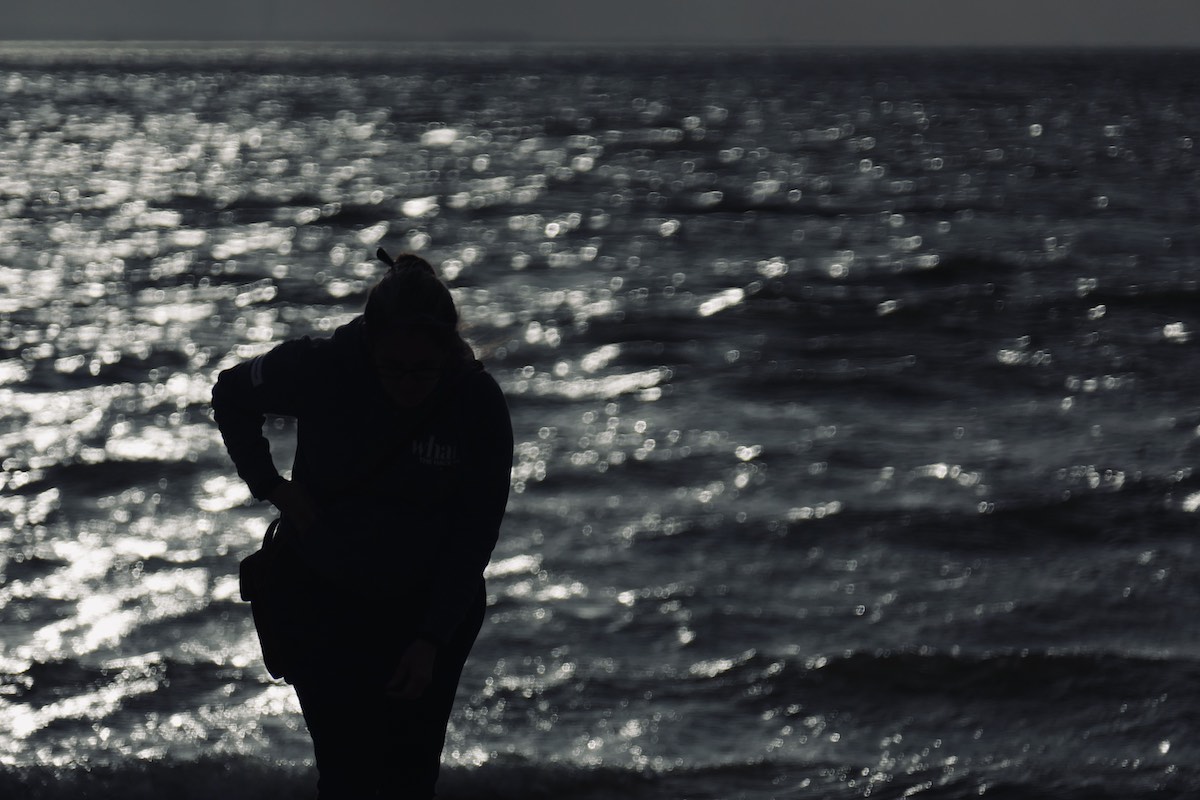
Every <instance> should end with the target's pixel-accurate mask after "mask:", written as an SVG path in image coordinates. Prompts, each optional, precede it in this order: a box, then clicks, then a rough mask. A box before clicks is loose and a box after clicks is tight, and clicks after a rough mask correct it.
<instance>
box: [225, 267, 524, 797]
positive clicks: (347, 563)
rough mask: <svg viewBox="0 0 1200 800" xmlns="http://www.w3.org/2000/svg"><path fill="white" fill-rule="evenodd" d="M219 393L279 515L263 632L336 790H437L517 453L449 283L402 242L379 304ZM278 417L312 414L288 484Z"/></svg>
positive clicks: (254, 474)
mask: <svg viewBox="0 0 1200 800" xmlns="http://www.w3.org/2000/svg"><path fill="white" fill-rule="evenodd" d="M380 256H381V258H383V259H385V260H386V261H388V262H389V263H391V260H390V259H387V257H386V255H384V254H383V253H382V251H380ZM213 408H214V409H215V412H216V420H217V424H218V426H219V427H220V429H221V434H222V436H223V438H224V440H225V445H226V447H227V448H228V450H229V454H230V456H231V457H232V459H233V462H234V464H235V465H236V466H237V471H238V474H239V475H240V476H241V477H242V478H243V479H244V480H245V481H246V483H247V484H248V485H249V487H250V491H251V492H252V493H253V494H254V496H255V497H256V498H258V499H260V500H261V499H266V500H269V501H270V502H271V503H272V504H274V505H275V506H276V508H278V509H279V510H280V512H282V521H281V524H280V528H279V534H278V539H277V541H278V545H279V546H278V548H277V552H278V554H279V555H278V556H277V562H276V563H278V564H280V568H279V569H280V571H281V573H282V580H281V582H282V584H283V588H282V589H279V590H277V592H276V593H277V594H279V595H282V597H283V602H281V603H277V604H276V605H277V606H279V607H281V608H282V611H281V612H280V613H278V614H276V615H275V616H277V617H278V619H277V620H276V621H275V622H273V623H269V624H267V623H264V622H262V621H260V622H259V629H260V634H262V635H263V638H264V642H265V641H267V639H268V638H270V641H272V642H273V643H274V644H273V647H274V648H275V650H276V652H275V653H274V654H273V655H275V657H276V666H277V667H278V671H279V673H281V674H282V675H283V677H284V678H286V680H287V681H288V682H290V683H291V684H292V685H293V686H294V687H295V689H296V693H297V695H298V696H299V699H300V705H301V708H302V709H303V711H304V719H305V721H306V722H307V724H308V729H309V732H310V734H311V735H312V739H313V746H314V750H315V753H316V761H317V770H318V772H319V780H318V787H319V792H320V797H321V800H341V798H352V799H353V800H361V798H367V797H387V798H421V800H425V798H429V797H432V796H433V795H434V785H435V783H436V782H437V776H438V769H439V764H440V759H441V751H442V746H443V744H444V742H445V735H446V724H447V721H448V720H449V716H450V711H451V708H452V706H453V701H454V694H455V690H456V688H457V686H458V680H459V676H460V674H461V672H462V668H463V664H464V662H465V661H466V658H467V654H468V653H469V651H470V649H471V646H472V644H473V643H474V641H475V637H476V635H477V634H478V632H479V629H480V626H481V624H482V621H483V617H484V605H485V591H484V582H483V570H484V567H485V566H486V565H487V562H488V558H489V557H490V555H491V552H492V548H493V547H494V546H495V544H496V537H497V534H498V530H499V527H500V521H501V518H502V517H503V515H504V508H505V504H506V502H507V499H508V490H509V480H510V470H511V466H512V426H511V423H510V421H509V416H508V409H507V407H506V406H505V402H504V397H503V395H502V394H501V392H500V388H499V387H498V386H497V385H496V382H495V381H494V380H493V379H492V377H491V376H490V375H488V373H487V372H485V371H484V369H483V366H482V365H481V364H480V363H479V362H478V361H476V360H475V357H474V355H473V353H472V352H471V349H470V347H469V346H468V345H467V344H466V343H465V342H464V341H463V340H462V338H461V337H460V335H459V333H458V312H457V310H456V309H455V307H454V301H453V298H452V297H451V295H450V292H449V291H448V290H447V289H446V287H445V286H444V285H443V284H442V283H441V281H439V280H438V279H437V277H436V276H435V274H434V272H433V269H432V268H431V267H430V266H429V264H428V263H426V262H425V261H424V260H423V259H421V258H419V257H417V256H413V255H405V256H400V257H399V258H398V259H396V261H395V263H394V264H392V266H391V267H390V269H389V271H388V273H387V275H386V276H385V277H384V278H383V279H382V280H381V281H380V282H379V283H378V284H377V285H376V286H375V287H374V288H373V289H372V290H371V292H370V295H369V297H368V299H367V305H366V310H365V312H364V313H363V315H362V316H360V317H358V318H356V319H354V320H352V321H351V322H349V323H348V324H346V325H344V326H342V327H341V328H338V329H337V330H336V331H334V333H333V336H332V337H330V338H321V339H313V338H307V337H306V338H304V339H297V340H292V341H287V342H284V343H283V344H280V345H279V346H278V347H276V348H275V349H273V350H271V351H270V352H269V353H267V354H265V355H262V356H259V357H258V358H255V359H253V360H251V361H249V362H246V363H243V364H239V365H238V366H235V367H231V368H230V369H227V370H225V371H224V372H222V373H221V375H220V377H219V378H218V380H217V384H216V387H215V388H214V390H213ZM265 414H280V415H286V416H292V417H295V418H296V420H297V442H296V444H297V447H296V458H295V463H294V465H293V468H292V479H291V480H290V481H289V480H285V479H284V478H283V477H281V476H280V475H279V473H278V472H277V471H276V468H275V465H274V463H273V462H272V459H271V454H270V450H269V446H268V443H267V440H266V439H265V438H264V437H263V434H262V426H263V423H264V415H265ZM256 615H257V612H256ZM264 628H270V630H264ZM280 654H282V655H280Z"/></svg>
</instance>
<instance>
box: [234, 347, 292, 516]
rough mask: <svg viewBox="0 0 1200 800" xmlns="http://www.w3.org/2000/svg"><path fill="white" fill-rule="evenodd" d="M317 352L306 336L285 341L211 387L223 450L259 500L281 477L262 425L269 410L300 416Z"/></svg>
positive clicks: (270, 411) (238, 366)
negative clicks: (314, 356)
mask: <svg viewBox="0 0 1200 800" xmlns="http://www.w3.org/2000/svg"><path fill="white" fill-rule="evenodd" d="M313 350H314V343H313V341H312V340H311V339H308V338H307V337H306V338H304V339H295V340H292V341H288V342H284V343H283V344H281V345H279V346H278V347H276V348H275V349H273V350H271V351H270V352H268V353H266V354H264V355H261V356H258V357H257V358H253V359H251V360H250V361H246V362H244V363H242V364H238V365H237V366H233V367H230V368H229V369H227V370H224V371H222V372H221V374H220V375H219V376H218V377H217V383H216V385H215V386H214V387H213V396H212V404H213V412H214V417H215V419H216V421H217V427H218V428H219V429H220V431H221V438H222V439H224V441H225V449H226V450H228V451H229V457H230V458H231V459H233V464H234V466H235V467H237V472H238V475H240V476H241V478H242V480H244V481H245V482H246V485H247V486H249V487H250V493H251V494H253V495H254V496H255V497H256V498H258V499H259V500H265V499H266V498H267V497H268V496H269V495H270V494H271V492H272V491H273V490H274V489H275V487H276V486H278V485H279V483H280V482H281V481H282V480H283V478H282V477H281V476H280V474H279V472H278V470H276V469H275V463H274V461H272V459H271V448H270V445H269V443H268V442H267V439H266V437H265V436H263V423H264V422H265V421H266V415H267V414H279V415H281V416H289V417H299V416H301V415H302V413H303V403H302V401H303V398H304V397H306V396H307V393H306V390H305V384H306V382H307V381H308V380H309V373H310V370H309V369H308V361H309V360H310V356H311V354H312V352H313Z"/></svg>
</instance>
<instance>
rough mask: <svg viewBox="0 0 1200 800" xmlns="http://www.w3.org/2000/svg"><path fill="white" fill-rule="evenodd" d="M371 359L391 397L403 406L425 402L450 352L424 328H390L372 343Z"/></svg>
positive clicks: (431, 392) (407, 406)
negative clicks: (440, 345) (446, 352)
mask: <svg viewBox="0 0 1200 800" xmlns="http://www.w3.org/2000/svg"><path fill="white" fill-rule="evenodd" d="M371 362H372V363H373V364H374V366H375V373H376V374H377V375H378V376H379V382H380V383H382V384H383V390H384V391H385V392H386V393H387V396H388V397H389V398H390V399H391V400H392V402H393V403H395V404H396V405H397V406H398V407H400V408H402V409H410V408H416V407H417V406H419V405H421V403H423V402H425V400H427V399H428V398H429V396H430V395H431V394H433V391H434V389H436V388H437V385H438V381H439V380H441V377H442V373H443V371H444V370H445V367H446V354H445V352H444V351H443V350H442V348H440V347H439V346H438V344H437V342H436V341H434V339H433V337H432V336H430V335H429V334H428V333H426V332H424V331H421V330H414V329H409V330H398V331H389V332H387V333H384V334H381V335H379V336H378V337H377V338H376V339H375V340H374V341H373V342H372V345H371Z"/></svg>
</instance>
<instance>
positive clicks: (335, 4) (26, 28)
mask: <svg viewBox="0 0 1200 800" xmlns="http://www.w3.org/2000/svg"><path fill="white" fill-rule="evenodd" d="M2 19H3V22H2V23H0V38H3V39H50V40H76V39H85V40H156V39H168V40H191V41H205V40H252V41H266V40H275V41H295V40H306V41H309V40H325V41H366V40H375V41H378V40H397V41H456V40H484V41H488V40H491V41H522V40H532V41H565V42H580V41H616V42H620V41H636V42H680V43H687V42H726V43H731V44H739V43H756V42H772V43H779V44H795V45H805V44H820V45H985V46H987V45H1035V46H1036V45H1077V46H1078V45H1081V46H1097V45H1100V46H1106V45H1116V46H1169V47H1196V46H1200V0H1008V2H993V1H992V0H592V1H590V2H575V1H574V0H422V1H421V2H414V1H413V0H200V1H199V2H191V3H189V2H186V0H9V2H6V3H5V8H4V13H3V17H2Z"/></svg>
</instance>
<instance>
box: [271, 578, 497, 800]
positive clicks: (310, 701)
mask: <svg viewBox="0 0 1200 800" xmlns="http://www.w3.org/2000/svg"><path fill="white" fill-rule="evenodd" d="M485 600H486V597H485V593H484V591H483V590H482V586H481V587H480V591H479V594H478V597H477V598H476V601H475V603H474V605H473V606H472V608H471V611H470V612H469V613H468V616H467V618H466V619H465V620H464V621H463V623H462V624H461V625H459V627H458V629H457V630H456V631H455V633H454V636H453V638H452V639H451V641H450V642H448V643H447V644H445V645H443V646H442V647H440V648H439V649H438V655H437V662H436V667H435V670H434V675H433V683H432V684H431V685H430V686H429V688H428V689H426V690H425V693H424V694H423V695H422V696H421V697H420V698H419V699H417V700H411V701H404V700H394V699H391V698H389V697H387V695H386V693H385V687H386V685H387V683H388V681H389V680H390V679H391V677H392V675H393V674H394V672H395V668H396V663H397V660H398V659H399V656H400V654H401V653H402V652H403V650H404V648H405V647H406V646H407V641H405V640H403V638H402V637H403V632H402V631H396V632H395V633H394V634H393V635H395V636H396V641H393V642H389V643H386V644H382V645H381V646H380V647H378V648H377V649H376V648H362V647H361V646H359V645H356V644H354V643H352V642H351V641H350V640H352V639H355V638H357V637H358V636H361V635H367V636H372V637H374V639H375V641H379V640H381V639H382V638H383V637H387V636H389V634H390V633H391V632H389V631H387V630H380V629H379V627H376V626H372V627H374V628H375V629H374V630H372V631H369V632H365V631H354V630H352V629H349V628H343V629H342V633H343V634H349V635H348V636H345V637H343V636H339V637H337V638H338V639H344V644H345V646H346V649H345V650H343V651H342V652H330V653H325V654H321V655H322V657H317V658H314V659H312V660H311V661H310V663H309V664H307V665H306V666H304V667H302V668H300V669H298V670H296V672H295V673H294V674H293V675H290V676H289V679H290V681H291V683H292V684H293V686H294V687H295V689H296V694H297V695H298V696H299V698H300V707H301V709H302V710H303V711H304V721H305V722H306V723H307V724H308V731H309V734H310V735H311V736H312V740H313V750H314V752H315V755H316V761H317V772H318V774H319V777H318V782H317V787H318V791H319V793H320V800H364V798H386V800H410V798H411V800H429V798H431V797H433V796H434V786H435V784H436V783H437V778H438V771H439V768H440V765H441V754H442V746H443V745H444V744H445V740H446V725H447V723H448V722H449V719H450V712H451V710H452V709H453V706H454V695H455V691H456V690H457V688H458V680H459V677H460V676H461V675H462V669H463V664H464V663H465V662H466V660H467V655H468V653H470V651H471V646H472V645H473V644H474V643H475V637H476V636H477V635H478V633H479V629H480V627H481V626H482V624H483V617H484V611H485ZM358 641H359V643H360V644H361V641H362V640H361V639H358Z"/></svg>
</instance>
